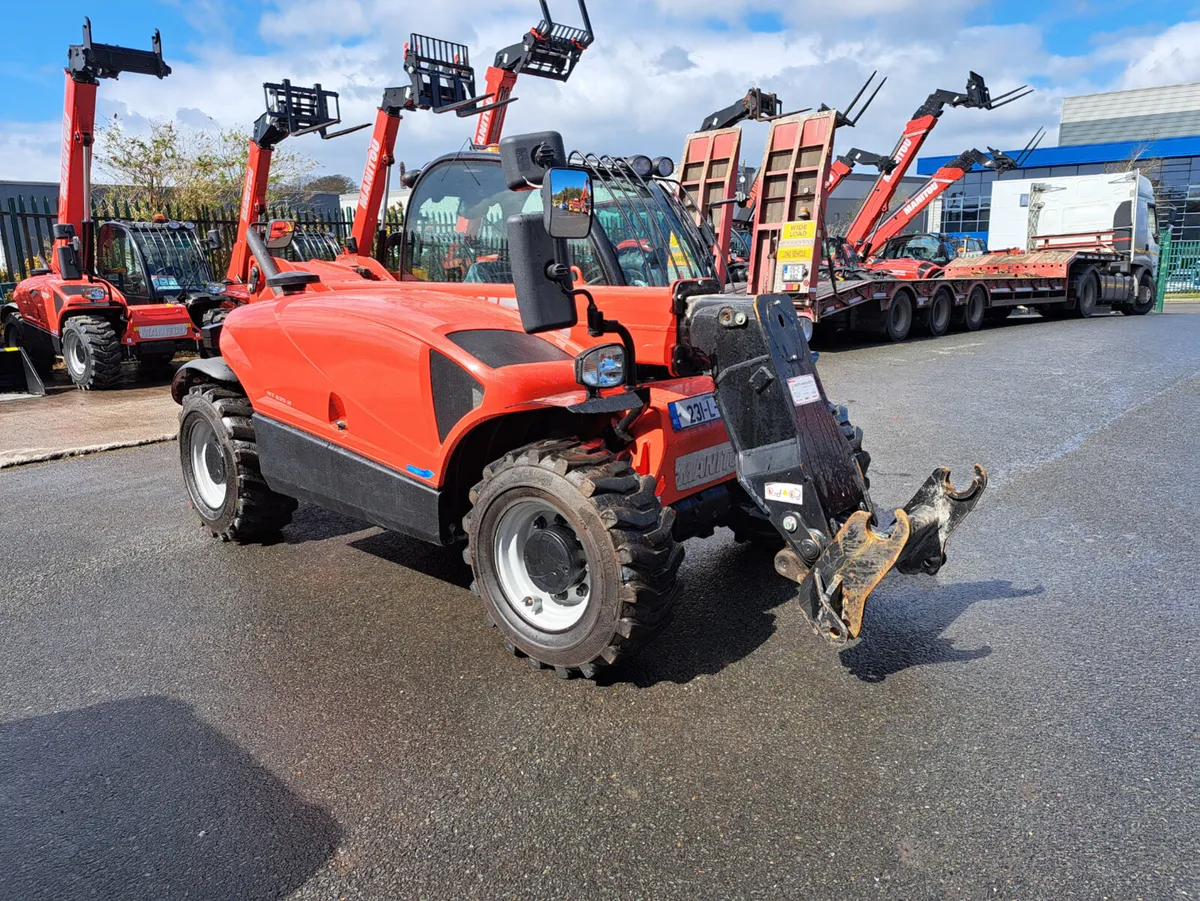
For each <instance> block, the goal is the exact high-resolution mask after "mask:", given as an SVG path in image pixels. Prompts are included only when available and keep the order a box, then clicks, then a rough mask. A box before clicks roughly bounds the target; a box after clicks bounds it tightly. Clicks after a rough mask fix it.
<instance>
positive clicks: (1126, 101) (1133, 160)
mask: <svg viewBox="0 0 1200 901" xmlns="http://www.w3.org/2000/svg"><path fill="white" fill-rule="evenodd" d="M982 143H984V144H986V141H983V142H982ZM980 149H983V148H982V147H981V148H980ZM1011 153H1012V155H1013V156H1016V155H1017V154H1016V152H1015V151H1012V152H1011ZM951 159H953V157H951V156H934V157H922V158H921V159H919V160H918V161H917V173H918V174H919V175H922V176H925V177H928V176H930V175H932V174H933V173H934V172H936V171H937V169H938V168H939V167H940V166H942V165H943V164H945V163H947V162H949V161H950V160H951ZM1132 166H1136V167H1138V168H1140V169H1141V170H1142V174H1143V175H1145V176H1147V177H1148V178H1149V179H1150V180H1151V181H1152V182H1154V185H1155V191H1156V193H1157V195H1158V221H1159V223H1160V225H1161V227H1162V228H1164V229H1166V228H1168V227H1169V228H1170V229H1171V233H1172V236H1173V237H1174V238H1176V239H1177V240H1186V241H1200V84H1186V85H1170V86H1167V87H1161V88H1144V89H1139V90H1134V91H1116V92H1113V93H1108V94H1090V95H1086V96H1082V97H1067V98H1065V99H1064V100H1063V107H1062V115H1061V120H1060V123H1059V146H1057V147H1045V148H1040V149H1038V150H1035V151H1034V152H1033V153H1032V154H1030V156H1029V158H1028V159H1027V160H1026V161H1025V164H1024V166H1023V167H1022V168H1020V169H1015V170H1013V171H1011V172H1006V173H1003V174H1000V175H997V174H996V173H995V172H992V171H990V170H985V169H981V168H980V167H978V166H976V167H975V169H974V170H973V171H971V172H969V173H967V175H966V176H964V177H963V179H962V180H961V181H959V182H957V183H956V184H955V185H954V186H953V187H951V188H950V190H949V191H947V192H946V193H945V195H943V196H942V197H941V198H940V199H939V201H936V202H934V203H933V204H931V205H930V208H929V211H928V219H929V228H930V230H935V231H944V232H947V233H949V234H954V235H971V236H973V237H978V238H982V239H983V240H985V241H986V240H987V236H988V221H989V216H990V210H991V190H992V187H991V186H992V182H993V181H995V180H996V179H997V178H1001V179H1010V178H1011V179H1020V178H1044V177H1051V176H1058V175H1092V174H1098V173H1103V172H1119V171H1122V170H1124V169H1127V168H1130V167H1132Z"/></svg>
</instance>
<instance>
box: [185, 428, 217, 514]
mask: <svg viewBox="0 0 1200 901" xmlns="http://www.w3.org/2000/svg"><path fill="white" fill-rule="evenodd" d="M191 445H192V480H193V481H194V482H195V484H196V493H197V494H198V495H200V500H201V501H202V502H203V503H204V506H206V507H208V508H209V509H210V510H220V509H221V508H222V507H223V506H225V484H226V474H225V454H224V452H223V451H222V449H221V443H220V442H219V441H218V440H217V433H216V430H214V429H213V427H212V426H211V425H210V424H209V423H208V422H206V421H204V420H200V421H199V422H197V423H196V425H194V426H193V427H192V431H191Z"/></svg>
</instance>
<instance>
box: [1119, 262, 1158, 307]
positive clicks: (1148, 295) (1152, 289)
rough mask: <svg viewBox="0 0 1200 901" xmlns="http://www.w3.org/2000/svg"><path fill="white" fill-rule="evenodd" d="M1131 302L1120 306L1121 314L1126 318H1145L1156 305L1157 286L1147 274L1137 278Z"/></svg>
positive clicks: (1144, 273)
mask: <svg viewBox="0 0 1200 901" xmlns="http://www.w3.org/2000/svg"><path fill="white" fill-rule="evenodd" d="M1134 291H1135V293H1134V296H1133V300H1132V301H1130V302H1129V303H1127V304H1123V305H1122V306H1121V312H1122V313H1124V314H1125V315H1126V316H1145V315H1146V314H1147V313H1149V312H1150V311H1151V310H1153V309H1154V305H1155V304H1156V303H1158V286H1157V285H1156V284H1155V283H1154V277H1153V276H1151V275H1150V273H1149V272H1143V273H1142V274H1141V275H1140V276H1138V283H1137V287H1136V288H1134Z"/></svg>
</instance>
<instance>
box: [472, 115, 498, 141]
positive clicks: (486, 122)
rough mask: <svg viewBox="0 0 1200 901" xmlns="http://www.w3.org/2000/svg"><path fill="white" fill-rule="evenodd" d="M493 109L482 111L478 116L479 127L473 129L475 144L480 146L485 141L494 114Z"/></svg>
mask: <svg viewBox="0 0 1200 901" xmlns="http://www.w3.org/2000/svg"><path fill="white" fill-rule="evenodd" d="M495 112H496V111H495V110H494V109H489V110H484V111H483V112H482V113H480V114H479V127H478V128H477V129H475V143H476V144H482V143H483V142H484V141H486V140H487V136H488V131H489V130H490V129H491V127H492V116H493V115H494V114H495Z"/></svg>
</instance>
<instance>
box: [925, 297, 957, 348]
mask: <svg viewBox="0 0 1200 901" xmlns="http://www.w3.org/2000/svg"><path fill="white" fill-rule="evenodd" d="M953 312H954V297H953V295H952V294H951V293H950V291H949V290H948V289H946V288H939V289H938V291H937V293H936V294H934V295H933V300H932V301H930V303H929V310H928V311H927V312H926V314H925V315H926V326H927V328H928V329H929V334H930V335H932V336H933V337H934V338H940V337H942V335H944V334H946V332H948V331H949V330H950V316H951V314H952V313H953Z"/></svg>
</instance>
